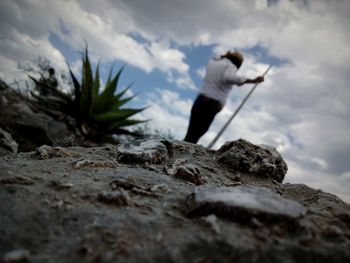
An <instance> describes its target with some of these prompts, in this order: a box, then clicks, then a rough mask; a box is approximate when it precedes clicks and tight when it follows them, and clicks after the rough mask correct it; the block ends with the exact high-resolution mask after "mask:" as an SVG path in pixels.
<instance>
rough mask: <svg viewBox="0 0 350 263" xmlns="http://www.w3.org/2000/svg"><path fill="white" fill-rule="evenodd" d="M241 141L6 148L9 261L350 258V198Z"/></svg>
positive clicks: (1, 250)
mask: <svg viewBox="0 0 350 263" xmlns="http://www.w3.org/2000/svg"><path fill="white" fill-rule="evenodd" d="M286 172H287V165H286V163H285V162H284V161H283V159H282V158H281V156H280V155H279V154H278V153H277V152H276V151H275V150H274V149H273V148H272V147H269V146H257V145H253V144H250V143H249V142H246V141H244V140H238V141H235V142H231V143H227V144H226V145H224V146H223V147H222V148H221V149H220V150H218V151H209V150H207V149H206V148H204V147H201V146H198V145H193V144H188V143H184V142H179V141H159V140H148V141H142V142H136V143H134V144H124V145H119V146H105V147H95V148H83V147H50V146H41V147H39V148H37V150H36V151H32V152H27V153H17V154H9V155H6V156H3V157H1V158H0V200H1V202H0V215H1V216H0V261H1V260H2V262H196V263H200V262H202V263H206V262H208V263H209V262H301V263H302V262H350V209H349V208H350V206H349V205H348V204H346V203H344V202H343V201H342V200H340V199H339V198H337V197H336V196H334V195H331V194H328V193H325V192H322V191H320V190H315V189H311V188H309V187H307V186H306V185H295V184H283V178H284V176H285V175H286Z"/></svg>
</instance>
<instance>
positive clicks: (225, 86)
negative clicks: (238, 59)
mask: <svg viewBox="0 0 350 263" xmlns="http://www.w3.org/2000/svg"><path fill="white" fill-rule="evenodd" d="M237 70H238V69H237V67H236V66H235V65H234V64H233V63H232V62H231V61H230V60H228V59H227V58H223V59H219V58H214V59H211V60H210V61H209V63H208V65H207V68H206V71H205V76H204V81H203V86H202V89H201V90H200V91H199V93H200V94H203V95H204V96H206V97H209V98H212V99H214V100H217V101H219V102H220V103H221V104H222V105H225V102H226V99H227V96H228V93H229V92H230V90H231V89H232V85H242V84H243V83H244V82H245V81H246V80H247V78H245V77H243V76H239V75H237Z"/></svg>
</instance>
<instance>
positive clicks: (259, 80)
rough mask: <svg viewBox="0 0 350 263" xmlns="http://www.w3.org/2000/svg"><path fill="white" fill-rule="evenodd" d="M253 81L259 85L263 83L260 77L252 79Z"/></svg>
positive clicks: (262, 78)
mask: <svg viewBox="0 0 350 263" xmlns="http://www.w3.org/2000/svg"><path fill="white" fill-rule="evenodd" d="M254 81H255V83H261V82H263V81H264V77H262V76H259V77H256V78H255V79H254Z"/></svg>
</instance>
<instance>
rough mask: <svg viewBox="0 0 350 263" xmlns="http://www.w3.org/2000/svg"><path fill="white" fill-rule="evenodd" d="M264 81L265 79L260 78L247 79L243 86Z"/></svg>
mask: <svg viewBox="0 0 350 263" xmlns="http://www.w3.org/2000/svg"><path fill="white" fill-rule="evenodd" d="M263 81H264V77H262V76H259V77H256V78H255V79H247V80H246V81H245V82H244V83H243V84H247V83H254V84H257V83H261V82H263Z"/></svg>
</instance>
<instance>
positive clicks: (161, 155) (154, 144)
mask: <svg viewBox="0 0 350 263" xmlns="http://www.w3.org/2000/svg"><path fill="white" fill-rule="evenodd" d="M117 153H118V159H119V160H120V161H124V162H143V163H145V162H149V163H160V162H161V161H163V160H164V159H166V158H167V153H168V151H167V149H166V147H165V145H164V144H163V143H161V142H160V141H159V140H155V139H152V140H145V141H137V142H134V143H128V144H123V145H120V146H119V147H118V149H117Z"/></svg>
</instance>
